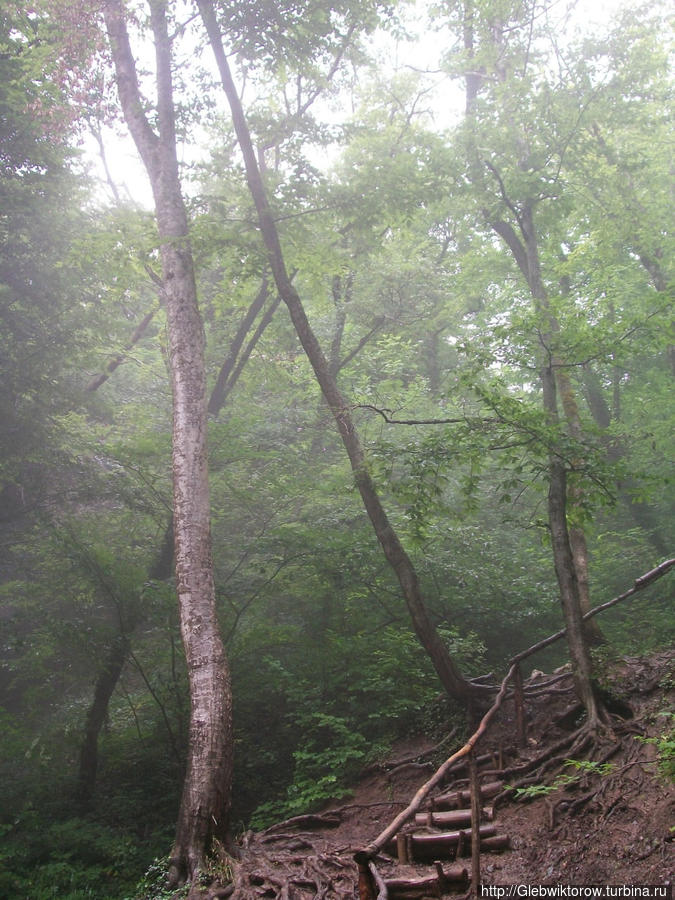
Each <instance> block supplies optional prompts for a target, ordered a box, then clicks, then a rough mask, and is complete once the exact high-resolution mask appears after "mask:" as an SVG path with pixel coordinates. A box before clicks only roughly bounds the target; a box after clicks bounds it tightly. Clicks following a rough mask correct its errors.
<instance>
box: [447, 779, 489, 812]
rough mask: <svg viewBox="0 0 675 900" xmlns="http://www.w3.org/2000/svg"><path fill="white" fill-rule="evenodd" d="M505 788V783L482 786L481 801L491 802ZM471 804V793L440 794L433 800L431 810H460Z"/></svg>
mask: <svg viewBox="0 0 675 900" xmlns="http://www.w3.org/2000/svg"><path fill="white" fill-rule="evenodd" d="M503 786H504V782H503V781H490V782H489V783H488V784H482V785H481V786H480V798H481V800H491V799H492V798H493V797H496V796H497V794H499V793H500V791H501V790H502V788H503ZM468 803H471V791H469V790H466V791H450V792H449V793H447V794H439V795H438V796H437V797H432V799H431V809H432V810H439V809H458V808H462V807H464V806H466V804H468Z"/></svg>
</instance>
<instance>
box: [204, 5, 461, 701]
mask: <svg viewBox="0 0 675 900" xmlns="http://www.w3.org/2000/svg"><path fill="white" fill-rule="evenodd" d="M198 7H199V11H200V13H201V16H202V20H203V22H204V26H205V28H206V32H207V34H208V37H209V41H210V43H211V47H212V49H213V53H214V56H215V59H216V63H217V65H218V70H219V73H220V77H221V81H222V85H223V89H224V91H225V94H226V96H227V99H228V102H229V104H230V109H231V111H232V121H233V124H234V128H235V132H236V134H237V139H238V141H239V145H240V147H241V151H242V154H243V157H244V164H245V166H246V177H247V181H248V186H249V189H250V191H251V196H252V198H253V201H254V203H255V206H256V210H257V213H258V221H259V223H260V230H261V232H262V236H263V240H264V242H265V246H266V248H267V252H268V255H269V261H270V267H271V269H272V273H273V275H274V280H275V283H276V286H277V290H278V291H279V294H280V296H281V298H282V300H283V301H284V303H285V304H286V306H287V308H288V311H289V313H290V317H291V320H292V322H293V325H294V326H295V330H296V332H297V334H298V337H299V339H300V343H301V344H302V347H303V349H304V351H305V353H306V355H307V358H308V359H309V361H310V364H311V366H312V368H313V369H314V374H315V375H316V378H317V381H318V383H319V386H320V387H321V390H322V392H323V396H324V398H325V400H326V403H327V405H328V407H329V409H330V411H331V413H332V415H333V417H334V419H335V423H336V425H337V428H338V431H339V433H340V436H341V438H342V442H343V444H344V447H345V450H346V452H347V455H348V457H349V460H350V463H351V466H352V472H353V474H354V481H355V483H356V486H357V488H358V490H359V493H360V494H361V498H362V500H363V504H364V506H365V508H366V511H367V513H368V516H369V518H370V521H371V523H372V525H373V529H374V531H375V534H376V535H377V538H378V540H379V542H380V545H381V546H382V549H383V551H384V554H385V556H386V558H387V560H388V562H389V564H390V565H391V567H392V569H393V570H394V572H395V573H396V576H397V578H398V580H399V584H400V586H401V590H402V593H403V595H404V597H405V600H406V604H407V607H408V610H409V612H410V616H411V619H412V622H413V627H414V629H415V632H416V634H417V636H418V638H419V640H420V642H421V644H422V646H423V647H424V649H425V650H426V651H427V653H428V654H429V657H430V658H431V661H432V663H433V665H434V667H435V669H436V672H437V673H438V676H439V678H440V681H441V683H442V685H443V687H444V689H445V690H446V691H447V693H448V694H449V695H450V696H452V697H454V698H456V699H458V700H460V701H464V700H466V698H467V697H468V695H469V694H470V692H471V690H472V686H471V685H470V684H469V682H467V681H466V679H465V678H464V677H463V675H462V674H461V672H460V671H459V669H458V668H457V666H456V665H455V663H454V661H453V660H452V658H451V656H450V654H449V652H448V649H447V647H446V646H445V644H444V643H443V641H442V640H441V638H440V637H439V635H438V632H437V631H436V629H435V627H434V625H433V622H432V621H431V619H430V618H429V614H428V612H427V609H426V606H425V603H424V599H423V597H422V592H421V589H420V586H419V581H418V578H417V573H416V571H415V568H414V566H413V564H412V561H411V560H410V558H409V556H408V554H407V553H406V552H405V550H404V548H403V546H402V544H401V542H400V540H399V537H398V535H397V534H396V532H395V531H394V529H393V527H392V525H391V523H390V522H389V519H388V517H387V514H386V512H385V510H384V508H383V506H382V503H381V501H380V498H379V495H378V493H377V490H376V488H375V485H374V483H373V480H372V478H371V477H370V473H369V471H368V466H367V464H366V459H365V455H364V452H363V448H362V446H361V442H360V439H359V436H358V433H357V431H356V426H355V424H354V422H353V419H352V417H351V414H350V409H349V404H348V403H347V401H346V399H345V398H344V397H343V396H342V394H341V393H340V391H339V389H338V386H337V382H336V379H335V376H334V375H333V373H332V372H331V369H330V365H329V363H328V360H327V359H326V357H325V355H324V353H323V350H322V349H321V346H320V344H319V342H318V340H317V338H316V336H315V334H314V332H313V330H312V328H311V326H310V324H309V321H308V319H307V315H306V313H305V310H304V307H303V305H302V301H301V300H300V297H299V295H298V292H297V291H296V289H295V288H294V287H293V284H292V282H291V280H290V278H289V276H288V273H287V271H286V265H285V262H284V256H283V251H282V249H281V243H280V240H279V234H278V231H277V227H276V224H275V221H274V218H273V216H272V212H271V209H270V207H269V203H268V199H267V193H266V191H265V186H264V183H263V180H262V177H261V175H260V169H259V167H258V161H257V159H256V154H255V150H254V147H253V143H252V141H251V135H250V132H249V128H248V124H247V122H246V118H245V116H244V111H243V109H242V105H241V101H240V100H239V95H238V93H237V90H236V88H235V85H234V82H233V80H232V75H231V73H230V67H229V64H228V62H227V57H226V54H225V50H224V47H223V43H222V39H221V33H220V28H219V26H218V22H217V20H216V15H215V11H214V8H213V4H212V3H211V2H210V0H198Z"/></svg>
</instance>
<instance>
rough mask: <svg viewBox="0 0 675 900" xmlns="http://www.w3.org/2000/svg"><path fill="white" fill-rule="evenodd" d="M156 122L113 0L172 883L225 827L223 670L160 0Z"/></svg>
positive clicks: (194, 313) (200, 366)
mask: <svg viewBox="0 0 675 900" xmlns="http://www.w3.org/2000/svg"><path fill="white" fill-rule="evenodd" d="M150 12H151V28H152V32H153V37H154V41H155V55H156V70H157V71H156V79H157V122H158V131H157V132H155V131H154V130H153V128H152V127H151V125H150V123H149V121H148V119H147V118H146V116H145V114H144V112H143V99H142V97H141V94H140V90H139V83H138V77H137V73H136V68H135V63H134V58H133V55H132V52H131V47H130V44H129V37H128V33H127V28H126V20H125V12H124V4H123V2H122V0H105V3H104V16H105V23H106V28H107V31H108V36H109V39H110V47H111V51H112V56H113V61H114V64H115V72H116V78H117V86H118V92H119V97H120V102H121V105H122V110H123V113H124V117H125V120H126V122H127V125H128V126H129V130H130V132H131V135H132V137H133V139H134V141H135V143H136V146H137V148H138V151H139V153H140V155H141V158H142V160H143V163H144V165H145V168H146V170H147V172H148V175H149V178H150V182H151V184H152V191H153V196H154V201H155V213H156V218H157V227H158V231H159V238H160V254H161V262H162V295H163V300H164V303H165V304H166V311H167V320H168V331H169V358H170V363H171V384H172V394H173V445H172V446H173V521H174V535H175V542H174V546H175V566H176V587H177V593H178V604H179V613H180V626H181V635H182V639H183V647H184V649H185V658H186V663H187V671H188V679H189V686H190V701H191V710H190V727H189V747H188V762H187V772H186V776H185V782H184V785H183V795H182V799H181V805H180V811H179V816H178V824H177V828H176V839H175V843H174V847H173V850H172V854H171V865H170V877H171V881H172V883H174V884H178V883H182V882H184V881H185V880H187V879H194V878H195V876H196V875H197V873H198V872H199V870H200V868H201V867H202V865H203V863H204V857H205V854H206V852H207V850H208V846H209V843H210V840H211V838H212V837H213V836H214V835H215V836H219V837H224V836H225V834H226V831H227V827H228V816H229V804H230V791H231V782H232V734H231V728H232V699H231V687H230V675H229V669H228V666H227V660H226V657H225V651H224V647H223V642H222V639H221V635H220V629H219V624H218V620H217V617H216V603H215V588H214V583H213V565H212V558H211V531H210V505H209V485H208V469H207V453H206V422H207V417H206V375H205V367H204V331H203V327H202V321H201V317H200V314H199V310H198V306H197V293H196V285H195V277H194V270H193V262H192V251H191V247H190V242H189V238H188V223H187V214H186V210H185V205H184V203H183V198H182V195H181V188H180V178H179V172H178V161H177V155H176V133H175V112H174V104H173V85H172V76H171V41H170V38H169V35H168V27H167V17H166V4H165V2H164V0H150Z"/></svg>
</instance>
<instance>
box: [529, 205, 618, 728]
mask: <svg viewBox="0 0 675 900" xmlns="http://www.w3.org/2000/svg"><path fill="white" fill-rule="evenodd" d="M521 229H522V235H523V250H524V257H525V265H526V267H527V269H526V271H527V282H528V285H529V288H530V293H531V294H532V297H533V300H534V303H535V308H536V309H537V311H538V313H539V315H540V316H541V319H542V331H543V334H542V344H543V353H544V354H545V357H546V359H545V361H544V365H543V366H542V369H541V373H540V377H541V385H542V397H543V404H544V410H545V412H546V415H547V417H548V420H549V422H550V423H551V424H552V425H557V424H558V423H559V416H558V397H557V391H558V390H562V391H568V392H571V385H570V384H569V379H568V376H567V373H566V371H565V369H564V367H563V366H562V365H561V361H560V360H559V359H557V358H556V354H555V349H554V341H555V335H556V334H557V332H558V331H559V326H558V323H557V321H556V319H555V317H554V315H553V313H552V312H551V309H550V305H549V300H548V295H547V293H546V287H545V285H544V281H543V279H542V276H541V268H540V264H539V250H538V246H537V237H536V231H535V227H534V217H533V214H532V207H531V205H530V204H529V203H525V204H524V207H523V209H522V212H521ZM561 386H562V387H561ZM572 401H573V394H571V393H570V394H569V395H568V397H567V403H568V407H567V409H566V415H567V420H568V425H569V426H570V427H572V426H574V427H576V425H577V420H576V419H575V417H574V415H573V413H574V410H573V409H572V408H571V403H572ZM563 405H564V404H563ZM575 408H576V404H575ZM570 419H572V421H570ZM548 519H549V527H550V530H551V546H552V549H553V562H554V567H555V572H556V576H557V579H558V587H559V589H560V603H561V605H562V610H563V617H564V619H565V625H566V626H567V643H568V646H569V650H570V658H571V662H572V671H573V673H574V680H575V685H576V690H577V694H578V695H579V699H580V700H581V702H582V703H583V704H584V706H585V708H586V712H587V715H588V723H589V725H590V726H591V727H596V726H598V725H599V724H600V722H601V720H602V718H603V714H604V713H603V710H602V707H601V706H600V704H599V701H598V698H597V696H596V692H595V690H594V687H593V681H592V674H593V665H592V662H591V657H590V653H589V649H588V637H587V631H586V629H585V627H584V620H583V614H584V610H583V609H582V594H581V590H580V586H579V571H580V569H582V567H581V566H580V565H579V561H578V560H577V559H575V557H574V552H573V547H572V541H571V540H570V533H569V530H568V525H567V471H566V469H565V463H564V462H563V460H562V459H561V458H560V456H559V455H558V454H557V453H556V452H555V449H553V450H551V451H550V455H549V491H548ZM583 545H584V548H585V538H584V541H583ZM583 572H584V574H585V569H584V570H583Z"/></svg>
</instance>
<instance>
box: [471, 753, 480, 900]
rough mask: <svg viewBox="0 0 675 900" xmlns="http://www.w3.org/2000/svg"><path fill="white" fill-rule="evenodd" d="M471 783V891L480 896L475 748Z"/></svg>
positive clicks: (478, 811)
mask: <svg viewBox="0 0 675 900" xmlns="http://www.w3.org/2000/svg"><path fill="white" fill-rule="evenodd" d="M469 784H470V785H471V891H472V892H473V894H474V896H476V897H478V887H479V885H480V814H481V796H480V783H479V781H478V764H477V762H476V754H475V752H474V750H471V753H469Z"/></svg>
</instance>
